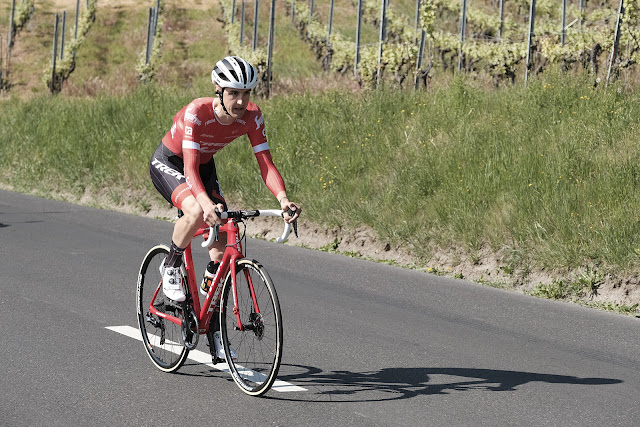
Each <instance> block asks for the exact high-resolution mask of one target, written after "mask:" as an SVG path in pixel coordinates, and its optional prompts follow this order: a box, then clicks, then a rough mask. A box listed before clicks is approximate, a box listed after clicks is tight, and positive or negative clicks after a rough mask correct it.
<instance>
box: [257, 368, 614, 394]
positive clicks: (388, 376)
mask: <svg viewBox="0 0 640 427" xmlns="http://www.w3.org/2000/svg"><path fill="white" fill-rule="evenodd" d="M278 378H279V379H281V380H283V381H287V382H290V383H293V384H295V385H297V386H300V387H304V388H306V389H308V390H309V391H311V392H312V393H315V394H316V398H315V399H314V398H312V399H309V398H304V399H298V398H296V397H294V396H289V395H286V396H283V395H278V394H277V393H270V394H269V395H268V396H267V397H268V398H273V399H285V400H300V401H309V400H325V401H326V400H330V401H345V402H353V401H360V402H366V401H385V400H398V399H408V398H412V397H416V396H424V395H438V394H440V395H442V394H450V393H453V392H464V391H471V390H474V391H492V392H500V391H502V392H505V391H516V390H517V389H518V387H519V386H522V385H524V384H528V383H532V382H543V383H548V384H576V385H594V386H598V385H608V384H619V383H622V382H623V381H622V380H619V379H614V378H580V377H575V376H569V375H553V374H544V373H535V372H521V371H506V370H497V369H476V368H453V367H452V368H383V369H380V370H377V371H370V372H351V371H331V372H327V371H323V370H321V369H319V368H315V367H312V366H303V365H283V366H282V367H281V369H280V375H278Z"/></svg>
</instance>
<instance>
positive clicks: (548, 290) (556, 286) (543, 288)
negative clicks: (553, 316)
mask: <svg viewBox="0 0 640 427" xmlns="http://www.w3.org/2000/svg"><path fill="white" fill-rule="evenodd" d="M528 293H529V294H530V295H533V296H535V297H540V298H548V299H555V300H558V299H565V298H566V297H567V295H568V290H567V285H566V284H565V283H564V282H563V281H562V280H554V281H553V282H551V283H550V284H543V283H540V284H539V285H538V286H536V287H535V288H533V289H532V290H531V291H529V292H528Z"/></svg>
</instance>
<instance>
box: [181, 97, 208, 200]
mask: <svg viewBox="0 0 640 427" xmlns="http://www.w3.org/2000/svg"><path fill="white" fill-rule="evenodd" d="M182 125H183V126H184V129H183V133H182V135H183V137H182V156H183V160H184V176H185V180H186V181H187V185H188V186H189V189H190V190H191V194H193V196H194V197H195V196H197V195H198V194H200V193H203V192H204V191H205V188H204V184H203V183H202V179H201V178H200V144H199V143H198V142H197V141H199V139H198V136H199V134H200V133H201V132H202V131H201V129H200V128H201V126H202V121H201V120H200V119H199V118H198V107H197V106H196V105H195V104H193V103H192V104H189V105H188V106H187V108H186V110H185V112H184V117H183V118H182Z"/></svg>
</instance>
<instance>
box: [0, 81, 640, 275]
mask: <svg viewBox="0 0 640 427" xmlns="http://www.w3.org/2000/svg"><path fill="white" fill-rule="evenodd" d="M205 91H206V86H198V87H194V88H192V89H191V90H189V91H185V90H167V89H166V88H161V87H158V86H155V85H150V86H147V87H143V88H140V89H139V90H136V91H134V92H133V93H131V94H128V95H126V96H123V97H98V98H95V99H84V100H72V99H67V98H64V97H54V98H51V97H42V98H37V99H34V100H32V101H29V102H18V101H14V102H12V103H9V104H5V105H4V107H3V109H4V111H6V114H3V115H2V117H1V118H0V126H1V127H2V128H3V129H11V132H4V133H3V135H2V136H1V137H0V159H2V164H0V168H1V170H2V171H3V172H2V173H3V176H2V178H1V179H2V182H4V183H7V184H10V185H12V186H13V187H14V188H16V189H18V190H21V191H31V190H33V189H37V192H38V193H41V194H50V193H65V192H66V193H69V194H71V195H72V196H73V197H77V198H79V197H80V196H82V195H83V194H84V193H85V192H93V193H102V194H103V195H104V194H106V196H107V197H108V199H107V200H108V203H107V204H119V203H124V202H125V201H126V194H127V193H128V192H131V191H134V192H135V194H136V203H138V205H139V208H140V209H141V210H145V209H148V207H150V206H151V205H152V204H153V203H155V202H156V201H157V200H158V197H157V195H156V193H155V191H154V190H153V189H152V187H151V184H150V182H149V179H148V166H147V163H148V159H149V156H150V154H151V153H152V151H153V150H154V148H155V146H156V145H157V144H158V141H159V140H160V139H161V137H162V136H163V135H164V133H165V132H166V131H167V130H168V129H169V127H170V125H171V117H172V116H173V114H174V113H175V111H177V110H178V109H179V108H180V107H181V106H182V105H184V104H185V103H187V102H188V101H189V100H190V99H191V98H192V97H193V96H195V95H196V94H197V93H202V92H205ZM261 107H262V109H263V111H264V113H265V116H266V117H267V125H268V132H269V138H270V140H271V141H272V142H271V150H272V153H273V156H274V158H275V161H276V164H277V166H278V168H279V169H280V170H281V172H282V174H283V176H284V177H285V179H286V181H287V185H288V187H289V192H290V193H291V194H292V195H294V197H295V199H297V200H301V201H302V202H303V203H304V205H305V208H306V213H305V215H306V217H307V218H308V219H310V220H313V221H315V222H318V223H321V224H327V225H329V226H333V225H342V226H348V227H355V226H359V225H367V226H369V227H371V228H372V229H374V230H376V232H377V233H378V234H379V235H380V236H381V237H382V238H383V239H385V240H387V241H390V242H393V243H396V244H400V245H402V246H404V247H407V248H410V249H411V250H412V251H413V253H415V254H416V255H417V256H418V257H419V258H420V259H422V260H423V262H424V265H428V263H429V261H430V260H432V257H433V256H434V254H441V253H447V254H449V259H448V265H449V266H451V267H455V266H456V265H458V264H460V263H462V262H464V261H465V260H466V261H469V260H470V261H472V262H476V263H477V262H480V261H481V257H482V253H483V251H485V250H486V249H487V248H490V249H491V250H492V251H493V252H499V253H501V256H502V263H503V264H502V265H501V266H500V267H501V268H503V269H504V270H505V271H507V272H509V274H510V275H511V276H512V278H513V279H514V280H520V281H523V280H526V279H527V276H528V275H529V274H530V273H531V272H534V271H540V270H563V271H565V272H567V271H570V270H572V271H578V270H579V269H584V268H587V267H588V268H594V266H596V267H597V269H598V270H600V271H601V272H602V273H603V274H604V273H610V274H612V275H613V276H614V277H616V278H619V279H622V278H628V277H631V276H633V275H634V274H635V272H636V271H637V267H636V266H637V265H638V261H639V259H638V258H639V256H640V249H639V248H640V241H639V237H638V224H640V218H639V216H638V213H637V208H636V207H637V206H638V204H639V202H640V194H639V193H638V191H637V188H638V176H640V170H639V168H640V166H638V165H639V164H640V152H639V150H638V146H637V144H636V135H637V126H638V125H637V123H638V116H637V114H638V113H637V112H638V111H640V105H639V104H638V100H637V97H636V96H634V95H633V94H624V93H620V92H618V91H616V90H615V89H614V88H610V89H609V90H593V89H592V88H591V87H589V86H588V85H587V84H585V83H584V82H572V83H566V82H565V83H563V82H562V80H559V79H554V80H552V81H550V82H546V81H539V82H536V83H535V84H534V85H533V87H530V88H529V89H524V88H519V89H512V90H500V91H487V90H482V89H477V88H474V87H473V86H471V85H468V84H466V83H464V82H462V81H456V82H455V83H454V84H452V86H451V87H448V88H444V87H443V88H441V89H438V90H436V91H433V92H415V93H413V92H408V93H398V92H397V91H379V92H371V93H362V94H359V95H345V93H344V92H340V91H332V92H329V93H325V94H316V95H314V94H310V93H307V94H305V95H302V96H292V97H281V96H276V97H274V98H273V99H270V100H268V101H263V102H262V103H261ZM70 129H73V131H70ZM18 147H19V149H18ZM217 163H218V167H219V170H220V176H221V177H222V185H223V188H225V189H226V192H227V193H228V195H230V197H231V198H233V199H235V200H240V199H241V200H244V201H245V203H247V204H248V205H257V204H265V203H270V202H272V200H271V199H272V196H271V195H270V193H269V192H268V191H267V190H266V188H265V186H264V184H263V183H262V181H261V180H260V178H259V172H258V169H257V164H256V162H255V160H254V158H253V155H252V153H251V150H250V148H249V145H248V144H247V143H243V142H239V143H237V144H233V145H232V146H230V147H229V148H227V149H225V150H224V151H223V152H222V153H221V154H220V155H219V156H218V160H217ZM114 183H117V185H114ZM154 198H155V199H154Z"/></svg>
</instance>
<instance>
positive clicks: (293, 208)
mask: <svg viewBox="0 0 640 427" xmlns="http://www.w3.org/2000/svg"><path fill="white" fill-rule="evenodd" d="M280 208H281V209H282V210H283V211H284V220H285V221H286V222H288V223H292V222H294V221H295V220H297V219H298V217H299V216H300V214H301V213H302V207H301V206H300V205H298V204H297V203H294V202H291V201H289V199H287V198H286V197H283V198H282V199H281V200H280Z"/></svg>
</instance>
